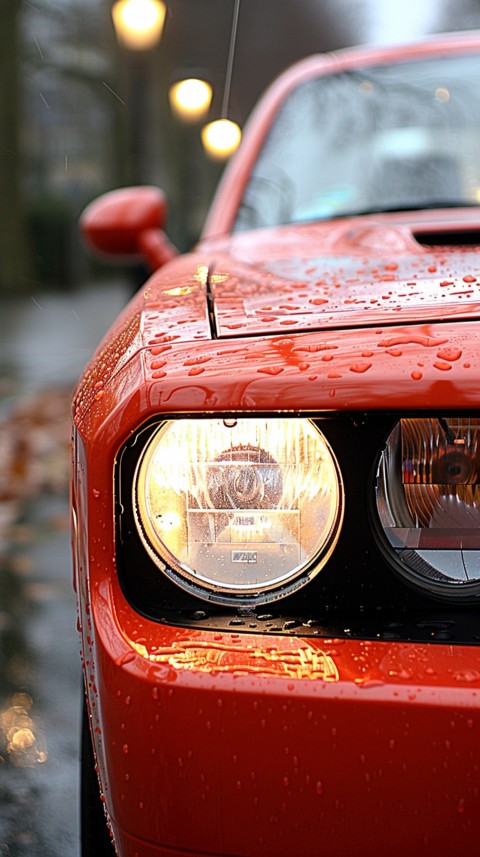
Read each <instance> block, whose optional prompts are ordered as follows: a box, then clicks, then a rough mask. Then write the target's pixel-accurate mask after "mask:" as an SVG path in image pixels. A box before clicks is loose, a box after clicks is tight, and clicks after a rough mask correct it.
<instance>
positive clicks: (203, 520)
mask: <svg viewBox="0 0 480 857" xmlns="http://www.w3.org/2000/svg"><path fill="white" fill-rule="evenodd" d="M134 509H135V516H136V521H137V526H138V530H139V533H140V536H141V538H142V540H143V542H144V545H145V547H146V548H147V550H148V552H149V554H150V556H151V557H152V558H153V560H154V561H155V562H156V564H157V565H158V566H159V567H160V568H162V569H163V570H164V571H165V572H166V573H167V574H168V575H169V576H170V577H171V578H172V579H173V580H174V581H175V582H176V583H178V584H179V585H180V586H183V587H184V588H186V589H188V590H191V591H194V592H195V593H196V594H197V595H200V596H201V597H204V598H207V599H209V600H212V601H217V602H218V603H223V604H232V605H234V604H235V605H236V604H238V603H244V604H245V603H247V604H254V603H265V602H267V601H270V600H273V599H275V598H280V597H283V596H284V595H286V594H288V593H289V592H291V591H292V590H293V589H295V588H297V587H299V586H301V585H303V584H304V583H306V582H307V580H308V579H310V577H312V576H313V575H314V574H316V573H317V572H318V571H319V570H320V568H322V567H323V565H324V564H325V562H326V561H327V559H328V557H329V556H330V553H331V551H332V550H333V547H334V545H335V543H336V540H337V538H338V534H339V531H340V526H341V522H342V517H343V489H342V484H341V479H340V474H339V470H338V466H337V463H336V460H335V458H334V456H333V453H332V451H331V449H330V447H329V445H328V443H327V440H326V438H325V437H324V436H323V434H322V433H321V432H320V431H319V430H318V429H317V428H316V426H315V425H314V424H313V423H312V422H311V421H310V420H306V419H281V418H272V419H267V418H262V419H259V418H252V419H250V418H245V419H239V420H236V419H232V420H227V419H225V420H222V419H183V420H181V419H179V420H172V421H168V422H165V423H163V424H162V425H161V426H160V427H159V429H157V431H156V432H155V434H154V435H153V437H152V438H151V440H150V442H149V443H148V444H147V446H146V448H145V450H144V452H143V454H142V456H141V458H140V461H139V464H138V467H137V471H136V476H135V484H134ZM312 566H313V568H312Z"/></svg>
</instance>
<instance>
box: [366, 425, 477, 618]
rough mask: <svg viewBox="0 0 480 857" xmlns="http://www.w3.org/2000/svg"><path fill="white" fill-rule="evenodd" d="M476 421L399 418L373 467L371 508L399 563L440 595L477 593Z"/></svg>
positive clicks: (420, 584) (458, 596)
mask: <svg viewBox="0 0 480 857" xmlns="http://www.w3.org/2000/svg"><path fill="white" fill-rule="evenodd" d="M479 474H480V420H479V419H477V418H474V419H470V418H468V417H459V418H455V419H448V420H445V419H441V418H440V419H434V418H431V419H430V418H429V419H401V420H400V421H399V422H398V423H397V424H396V426H395V427H394V429H393V431H392V432H391V434H390V436H389V438H388V440H387V443H386V446H385V448H384V450H383V452H382V455H381V457H380V463H379V467H378V472H377V486H376V501H377V510H378V515H379V518H380V522H381V524H382V527H383V530H384V532H385V535H386V538H387V541H388V543H389V545H390V547H391V549H392V550H393V552H394V553H395V555H396V557H397V559H398V560H399V566H398V568H399V569H400V571H401V572H402V573H403V574H404V576H405V577H406V578H408V579H409V580H410V581H411V582H412V583H414V584H415V585H416V586H417V587H419V588H421V589H423V590H427V591H428V592H429V593H430V594H432V595H436V596H439V597H446V598H449V599H450V598H455V599H461V600H466V601H468V600H471V599H472V598H476V597H478V596H480V490H479V481H480V480H479Z"/></svg>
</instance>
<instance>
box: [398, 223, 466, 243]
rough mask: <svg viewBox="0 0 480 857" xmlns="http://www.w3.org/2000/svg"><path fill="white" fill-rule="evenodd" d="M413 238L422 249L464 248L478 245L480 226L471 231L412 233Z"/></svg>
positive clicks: (451, 230)
mask: <svg viewBox="0 0 480 857" xmlns="http://www.w3.org/2000/svg"><path fill="white" fill-rule="evenodd" d="M413 237H414V238H415V240H416V241H418V243H419V244H421V245H422V247H465V246H467V245H468V246H472V245H475V244H478V245H480V225H478V226H476V227H475V228H473V229H469V228H467V229H461V228H460V229H458V228H457V229H441V230H438V231H437V230H435V231H433V230H432V231H430V232H427V231H426V232H423V231H421V230H419V231H414V232H413Z"/></svg>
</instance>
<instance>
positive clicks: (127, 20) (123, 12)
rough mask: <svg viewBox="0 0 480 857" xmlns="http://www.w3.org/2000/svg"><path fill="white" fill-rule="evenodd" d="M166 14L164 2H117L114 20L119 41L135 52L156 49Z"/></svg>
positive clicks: (156, 0) (120, 0)
mask: <svg viewBox="0 0 480 857" xmlns="http://www.w3.org/2000/svg"><path fill="white" fill-rule="evenodd" d="M166 12H167V8H166V6H165V3H164V2H163V0H117V2H115V3H114V4H113V6H112V18H113V23H114V26H115V32H116V34H117V37H118V39H119V41H120V42H122V44H124V45H125V47H126V48H129V49H130V50H134V51H147V50H150V49H151V48H153V47H155V45H156V44H157V42H158V41H160V39H161V36H162V31H163V25H164V22H165V15H166Z"/></svg>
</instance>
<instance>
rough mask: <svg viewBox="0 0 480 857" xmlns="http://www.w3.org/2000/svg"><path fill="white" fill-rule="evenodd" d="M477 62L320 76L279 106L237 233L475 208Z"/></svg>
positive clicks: (479, 197) (479, 124)
mask: <svg viewBox="0 0 480 857" xmlns="http://www.w3.org/2000/svg"><path fill="white" fill-rule="evenodd" d="M479 80H480V56H477V55H466V56H465V55H459V56H455V55H454V56H450V57H448V56H447V57H442V58H441V59H438V58H434V59H428V60H422V61H415V62H411V61H410V62H408V63H407V62H405V63H398V64H395V65H389V66H376V67H372V68H365V69H357V70H355V71H345V72H342V73H338V74H334V75H328V76H320V77H317V78H315V79H314V80H310V81H308V82H306V83H304V84H302V85H301V86H299V87H298V88H297V89H296V90H295V91H294V92H292V93H291V94H290V96H289V97H288V98H287V100H286V101H285V103H284V104H283V106H282V108H281V110H280V111H279V113H278V116H277V118H276V120H275V122H274V125H273V127H272V129H271V131H270V134H269V136H268V137H267V139H266V141H265V144H264V146H263V149H262V151H261V152H260V155H259V158H258V160H257V162H256V164H255V166H254V168H253V170H252V173H251V176H250V180H249V182H248V184H247V187H246V190H245V193H244V197H243V200H242V204H241V207H240V209H239V213H238V216H237V220H236V223H235V225H234V229H235V230H242V229H255V228H258V227H263V226H275V225H278V224H282V223H295V222H300V221H311V220H318V219H326V218H330V217H339V216H346V215H350V214H358V213H365V212H370V211H371V212H376V211H391V210H397V209H399V210H401V209H418V208H425V207H435V206H451V205H477V204H478V203H479V202H480V85H479Z"/></svg>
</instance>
